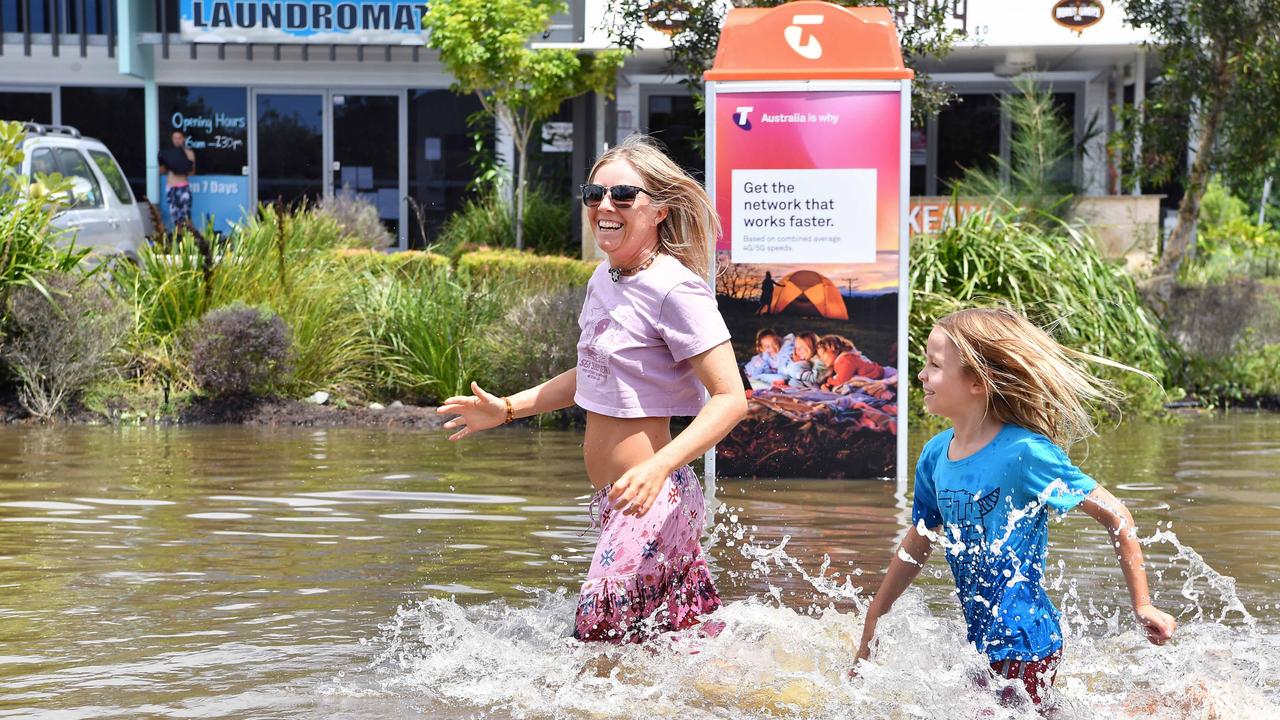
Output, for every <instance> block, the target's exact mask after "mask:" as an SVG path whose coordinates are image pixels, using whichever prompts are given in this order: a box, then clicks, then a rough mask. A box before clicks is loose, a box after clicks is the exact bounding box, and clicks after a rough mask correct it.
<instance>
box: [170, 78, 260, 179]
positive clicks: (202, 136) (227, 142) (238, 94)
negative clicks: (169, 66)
mask: <svg viewBox="0 0 1280 720" xmlns="http://www.w3.org/2000/svg"><path fill="white" fill-rule="evenodd" d="M159 94H160V117H159V123H160V146H161V147H162V148H163V147H169V146H170V145H171V143H172V140H171V139H170V138H171V136H172V134H173V131H174V130H182V131H184V132H185V133H186V135H187V146H188V147H190V148H191V149H192V150H193V151H195V154H196V172H197V173H198V174H200V175H242V174H243V170H244V168H245V167H246V166H248V164H249V151H248V147H247V146H248V134H249V128H248V121H247V117H248V113H249V106H248V96H247V94H246V92H245V89H244V88H236V87H162V88H160V93H159Z"/></svg>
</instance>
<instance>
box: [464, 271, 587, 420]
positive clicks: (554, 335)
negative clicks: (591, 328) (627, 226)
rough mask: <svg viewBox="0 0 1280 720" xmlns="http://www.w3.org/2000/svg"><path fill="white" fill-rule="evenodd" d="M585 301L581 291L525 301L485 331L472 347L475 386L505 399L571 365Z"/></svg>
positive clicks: (572, 365)
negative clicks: (478, 385) (476, 382)
mask: <svg viewBox="0 0 1280 720" xmlns="http://www.w3.org/2000/svg"><path fill="white" fill-rule="evenodd" d="M585 299H586V289H585V288H583V287H576V288H571V289H568V290H560V291H558V292H549V293H543V294H540V295H534V296H531V297H526V298H524V299H522V300H519V301H517V302H516V303H515V305H513V306H511V308H510V309H508V310H507V312H506V313H504V314H503V316H502V317H501V318H500V319H498V320H497V321H495V322H494V323H492V324H491V325H488V326H487V327H485V328H484V329H483V330H482V331H481V332H480V333H479V334H478V335H477V336H476V338H475V342H474V343H473V345H472V347H473V348H474V356H475V357H476V376H477V378H478V379H479V380H480V382H481V385H482V386H484V387H485V389H487V390H488V391H489V392H492V393H496V394H499V395H509V394H511V393H514V392H518V391H520V390H523V389H525V388H528V387H532V386H534V385H537V384H539V383H541V382H544V381H546V380H550V379H551V378H553V377H555V376H556V375H559V374H560V373H562V372H564V371H565V370H568V369H570V368H572V367H574V366H575V365H576V364H577V361H578V355H577V341H578V333H579V329H578V314H579V313H580V312H581V311H582V303H583V301H584V300H585Z"/></svg>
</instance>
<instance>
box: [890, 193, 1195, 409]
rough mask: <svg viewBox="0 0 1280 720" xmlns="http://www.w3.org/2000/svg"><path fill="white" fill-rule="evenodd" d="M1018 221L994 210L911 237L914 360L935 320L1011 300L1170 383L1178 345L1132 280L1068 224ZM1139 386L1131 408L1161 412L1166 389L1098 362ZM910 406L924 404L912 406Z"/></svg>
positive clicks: (1126, 385)
mask: <svg viewBox="0 0 1280 720" xmlns="http://www.w3.org/2000/svg"><path fill="white" fill-rule="evenodd" d="M1046 217H1047V216H1042V218H1041V222H1036V223H1033V222H1028V221H1024V220H1022V219H1021V214H1020V213H1019V212H1017V211H1000V210H997V209H995V208H990V209H988V211H987V212H985V213H975V214H974V215H971V216H969V217H967V218H964V219H962V220H960V221H959V222H958V223H957V224H956V225H954V226H952V227H950V228H947V229H946V230H944V231H943V232H942V233H940V234H938V235H934V236H920V237H916V238H914V239H913V240H912V248H911V288H912V303H911V317H910V323H909V324H910V353H911V365H912V367H914V368H919V367H921V366H922V364H921V363H922V362H923V348H924V344H925V340H926V338H927V337H928V334H929V331H930V329H931V328H932V327H933V323H934V320H935V319H937V318H939V317H941V316H943V315H946V314H948V313H950V312H954V311H956V310H960V309H963V308H966V307H971V306H974V305H981V304H990V303H993V302H1006V303H1008V304H1009V305H1011V306H1012V307H1014V308H1015V309H1017V310H1018V311H1019V312H1022V313H1023V314H1025V315H1027V317H1029V318H1031V319H1032V320H1033V321H1034V322H1037V323H1038V324H1040V325H1042V326H1046V327H1048V328H1049V330H1050V331H1051V332H1052V333H1053V335H1054V336H1055V337H1056V338H1057V339H1058V341H1059V342H1061V343H1063V344H1064V345H1066V346H1068V347H1071V348H1074V349H1076V350H1080V351H1083V352H1087V353H1092V354H1094V355H1100V356H1102V357H1105V358H1109V359H1111V360H1114V361H1117V362H1120V363H1124V364H1126V365H1130V366H1133V367H1136V368H1138V369H1140V370H1145V371H1146V372H1149V373H1151V374H1152V375H1154V376H1155V377H1157V378H1159V379H1160V380H1161V381H1168V380H1169V364H1168V363H1169V359H1170V358H1172V357H1174V356H1175V355H1176V350H1175V349H1174V348H1173V347H1172V345H1171V344H1170V343H1169V342H1168V340H1167V339H1166V338H1165V336H1164V334H1163V332H1162V330H1161V327H1160V325H1159V323H1158V320H1157V319H1156V318H1155V317H1154V316H1153V315H1152V314H1151V313H1150V312H1149V311H1147V310H1146V309H1145V307H1144V306H1143V303H1142V300H1141V299H1140V298H1139V296H1138V294H1137V290H1136V287H1135V286H1134V282H1133V279H1132V278H1131V277H1130V276H1129V275H1128V274H1127V273H1125V271H1124V269H1123V268H1122V267H1120V266H1118V265H1116V264H1113V263H1109V262H1107V261H1106V260H1104V259H1103V258H1102V257H1101V256H1100V255H1099V254H1098V252H1097V250H1096V249H1095V247H1094V244H1093V243H1092V241H1091V240H1090V239H1089V238H1088V237H1086V236H1085V235H1083V234H1082V233H1081V232H1080V231H1079V230H1077V229H1075V228H1073V227H1071V226H1069V225H1067V224H1066V223H1064V222H1062V221H1055V222H1053V223H1052V224H1046V223H1045V222H1044V220H1045V219H1046ZM1094 370H1096V371H1097V372H1098V373H1099V374H1100V375H1102V376H1104V377H1109V378H1111V379H1113V380H1117V382H1119V384H1120V386H1121V388H1122V389H1124V390H1128V391H1133V390H1137V389H1139V388H1142V391H1141V392H1137V393H1133V392H1131V395H1132V397H1131V398H1130V406H1129V407H1130V408H1131V409H1140V410H1146V409H1155V408H1157V407H1159V404H1160V400H1162V394H1161V393H1160V392H1159V391H1158V389H1157V388H1154V387H1151V385H1150V383H1149V382H1144V381H1142V380H1141V378H1140V377H1138V376H1134V375H1132V374H1130V373H1120V372H1118V371H1113V370H1110V369H1107V368H1094ZM912 406H913V407H918V405H916V404H915V403H913V404H912Z"/></svg>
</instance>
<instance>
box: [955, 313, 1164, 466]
mask: <svg viewBox="0 0 1280 720" xmlns="http://www.w3.org/2000/svg"><path fill="white" fill-rule="evenodd" d="M935 326H936V327H937V328H938V329H939V330H941V331H942V332H943V333H944V334H945V335H946V336H947V337H948V338H949V339H950V340H951V342H953V343H955V346H956V347H957V348H958V349H959V350H960V359H961V362H962V364H963V365H964V367H965V369H966V370H968V371H969V372H971V373H973V375H974V376H975V377H976V378H977V379H978V381H979V382H981V383H982V385H983V386H984V387H985V388H986V391H987V411H988V412H990V413H992V414H993V415H994V416H995V417H996V419H997V420H1000V421H1001V422H1010V423H1014V424H1016V425H1020V426H1022V427H1024V428H1027V429H1028V430H1033V431H1035V432H1038V433H1040V434H1041V435H1044V436H1045V437H1047V438H1049V439H1050V440H1052V441H1053V442H1054V443H1056V444H1057V445H1059V446H1060V447H1062V448H1064V449H1066V448H1070V447H1071V445H1073V444H1074V443H1076V442H1078V441H1080V440H1083V439H1085V438H1087V437H1089V436H1091V435H1094V434H1096V432H1097V431H1096V430H1095V428H1094V421H1093V416H1092V414H1091V413H1090V411H1089V405H1090V404H1092V403H1102V404H1104V405H1106V406H1109V407H1111V408H1112V409H1116V408H1117V406H1118V403H1117V401H1118V400H1119V398H1120V392H1119V391H1118V390H1116V388H1115V386H1114V385H1113V384H1112V383H1110V382H1108V381H1106V380H1103V379H1101V378H1098V377H1095V376H1094V375H1091V374H1090V373H1089V372H1088V371H1086V370H1085V369H1084V368H1083V367H1082V366H1081V363H1080V361H1088V362H1094V363H1098V364H1099V365H1106V366H1108V367H1113V368H1118V369H1121V370H1126V371H1128V372H1134V373H1137V374H1139V375H1143V376H1145V377H1147V378H1149V379H1151V380H1152V381H1153V382H1157V383H1158V381H1157V380H1156V379H1155V378H1154V377H1153V376H1152V375H1151V374H1149V373H1146V372H1143V371H1141V370H1138V369H1136V368H1132V367H1129V366H1128V365H1122V364H1120V363H1117V362H1114V361H1111V360H1108V359H1106V358H1103V357H1098V356H1097V355H1090V354H1089V353H1083V352H1080V351H1078V350H1072V349H1071V348H1069V347H1065V346H1063V345H1062V344H1060V343H1059V342H1058V341H1057V340H1054V339H1053V338H1052V337H1051V336H1050V335H1049V333H1047V332H1045V331H1044V330H1042V329H1041V328H1039V327H1037V326H1036V325H1035V324H1034V323H1032V322H1031V321H1029V320H1027V319H1026V318H1025V317H1023V316H1022V315H1020V314H1019V313H1017V312H1015V311H1014V310H1012V309H1010V308H1007V307H993V308H970V309H968V310H961V311H959V312H955V313H952V314H950V315H947V316H946V317H944V318H942V319H941V320H938V321H937V322H936V323H935Z"/></svg>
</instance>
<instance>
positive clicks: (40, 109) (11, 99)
mask: <svg viewBox="0 0 1280 720" xmlns="http://www.w3.org/2000/svg"><path fill="white" fill-rule="evenodd" d="M0 120H17V121H18V122H38V123H45V124H46V125H47V124H49V123H51V122H53V95H51V94H49V93H47V92H0Z"/></svg>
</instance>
